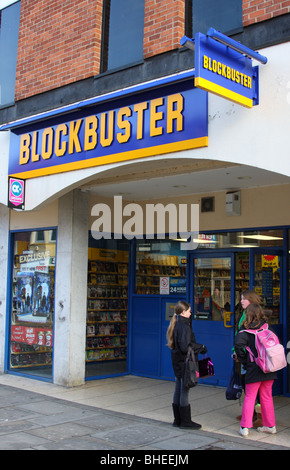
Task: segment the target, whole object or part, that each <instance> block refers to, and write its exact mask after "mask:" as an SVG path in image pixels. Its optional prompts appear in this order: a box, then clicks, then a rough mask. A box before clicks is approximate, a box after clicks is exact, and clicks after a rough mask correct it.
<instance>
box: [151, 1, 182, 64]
mask: <svg viewBox="0 0 290 470" xmlns="http://www.w3.org/2000/svg"><path fill="white" fill-rule="evenodd" d="M184 14H185V7H184V0H145V18H144V58H146V57H150V56H152V55H155V54H160V53H161V52H166V51H170V50H173V49H176V48H177V47H180V45H179V41H180V38H181V37H182V36H183V35H184Z"/></svg>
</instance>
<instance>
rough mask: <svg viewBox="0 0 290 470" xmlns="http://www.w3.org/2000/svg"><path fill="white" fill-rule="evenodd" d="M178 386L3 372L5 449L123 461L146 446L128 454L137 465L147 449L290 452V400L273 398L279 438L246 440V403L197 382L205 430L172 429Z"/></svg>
mask: <svg viewBox="0 0 290 470" xmlns="http://www.w3.org/2000/svg"><path fill="white" fill-rule="evenodd" d="M173 388H174V384H173V383H172V382H168V381H162V380H155V379H147V378H143V377H134V376H123V377H115V378H110V379H102V380H97V381H90V382H86V384H84V385H82V386H80V387H74V388H65V387H60V386H57V385H55V384H51V383H45V382H40V381H37V380H33V379H29V378H26V377H19V376H13V375H7V374H4V375H0V436H1V438H0V450H32V449H34V450H98V451H103V452H101V453H98V454H97V455H98V457H97V458H98V459H102V458H104V459H116V458H118V457H117V456H118V455H120V456H123V457H122V458H123V459H124V458H127V457H126V452H125V451H129V450H130V452H131V451H143V452H138V453H136V455H135V453H133V454H131V453H129V452H128V456H130V455H134V456H135V457H134V458H135V465H136V464H137V463H140V462H141V463H142V464H144V458H145V457H144V455H145V456H146V455H147V454H146V452H147V453H148V458H150V455H151V454H152V452H154V453H155V454H156V453H157V454H160V455H161V454H164V456H163V457H162V458H163V459H167V458H169V457H166V455H171V454H172V453H173V452H174V453H175V455H179V453H180V456H181V457H180V458H181V459H182V458H185V459H186V457H182V455H186V451H190V450H289V449H290V422H289V417H290V414H289V412H290V399H289V398H287V397H275V399H274V403H275V411H276V419H277V430H278V432H277V434H276V435H266V434H261V433H258V432H257V431H256V430H251V431H250V437H249V438H242V437H241V436H239V433H238V430H239V423H238V421H237V420H236V416H237V414H239V413H240V412H241V407H240V406H239V404H238V402H228V401H226V400H225V397H224V392H225V390H224V389H221V388H217V387H206V386H203V385H198V387H196V388H195V389H193V390H191V391H190V393H191V407H192V415H193V416H192V418H193V419H194V420H195V421H198V422H200V423H201V424H202V429H201V430H198V431H191V430H184V429H180V428H176V427H173V426H172V424H171V423H172V412H171V398H172V392H173ZM184 452H185V454H184ZM189 454H191V453H189ZM128 458H129V457H128ZM170 458H171V457H170ZM175 458H177V457H175ZM101 463H102V462H101ZM107 463H110V462H107ZM115 463H120V462H117V461H113V464H115ZM121 463H123V464H126V461H125V460H122V461H121ZM148 463H149V462H148ZM159 463H168V462H166V460H164V461H163V462H162V461H160V462H159ZM173 463H174V462H172V464H173ZM179 463H188V462H186V460H181V461H179ZM127 466H129V467H130V466H132V462H131V465H130V462H129V461H128V462H127Z"/></svg>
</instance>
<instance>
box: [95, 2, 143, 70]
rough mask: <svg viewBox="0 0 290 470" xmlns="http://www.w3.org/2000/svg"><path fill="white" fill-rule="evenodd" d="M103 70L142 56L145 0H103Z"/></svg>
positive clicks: (129, 62) (131, 62) (128, 62)
mask: <svg viewBox="0 0 290 470" xmlns="http://www.w3.org/2000/svg"><path fill="white" fill-rule="evenodd" d="M103 5H104V6H103V37H102V60H101V62H102V72H106V71H107V70H112V69H115V68H119V67H124V66H128V65H129V64H133V63H135V62H138V61H140V60H142V59H143V29H144V0H105V1H104V4H103Z"/></svg>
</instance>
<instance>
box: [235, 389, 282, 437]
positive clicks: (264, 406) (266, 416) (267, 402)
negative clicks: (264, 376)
mask: <svg viewBox="0 0 290 470" xmlns="http://www.w3.org/2000/svg"><path fill="white" fill-rule="evenodd" d="M273 382H274V380H266V381H264V382H255V383H252V384H246V390H245V399H244V404H243V411H242V419H241V426H242V427H243V428H251V427H253V413H254V408H255V401H256V397H257V393H258V392H259V396H260V405H261V413H262V421H263V426H267V427H269V428H272V427H273V426H275V412H274V403H273V397H272V386H273Z"/></svg>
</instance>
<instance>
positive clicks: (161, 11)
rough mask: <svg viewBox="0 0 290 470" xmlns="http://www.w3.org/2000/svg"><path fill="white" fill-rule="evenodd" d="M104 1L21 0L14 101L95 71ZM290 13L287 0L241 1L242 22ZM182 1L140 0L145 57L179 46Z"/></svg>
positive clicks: (245, 23)
mask: <svg viewBox="0 0 290 470" xmlns="http://www.w3.org/2000/svg"><path fill="white" fill-rule="evenodd" d="M102 8H103V0H51V1H48V0H22V1H21V17H20V30H19V43H18V61H17V73H16V88H15V101H19V100H21V99H25V98H27V97H29V96H33V95H36V94H39V93H43V92H45V91H48V90H51V89H54V88H58V87H61V86H63V85H67V84H70V83H73V82H76V81H78V80H83V79H85V78H88V77H92V76H94V75H97V74H98V73H99V71H100V53H101V32H102ZM289 12H290V0H287V1H286V0H280V1H278V0H264V1H263V0H243V24H244V26H247V25H249V24H252V23H256V22H259V21H264V20H266V19H270V18H272V17H274V16H277V15H282V14H285V13H289ZM184 23H185V0H145V18H144V43H143V47H144V51H143V53H144V58H145V59H146V58H148V57H151V56H153V55H157V54H160V53H163V52H167V51H171V50H173V49H176V48H179V47H180V43H179V41H180V38H181V37H182V36H183V35H184V30H185V24H184Z"/></svg>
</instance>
